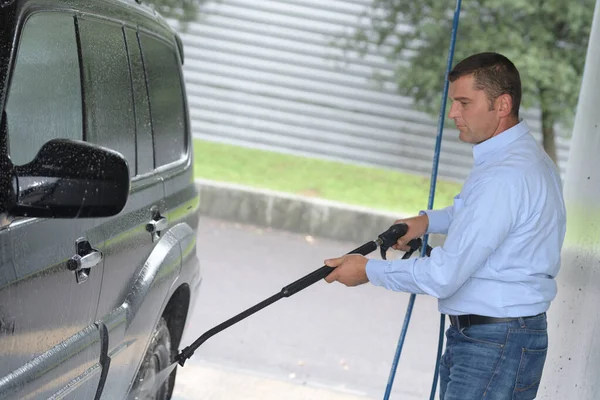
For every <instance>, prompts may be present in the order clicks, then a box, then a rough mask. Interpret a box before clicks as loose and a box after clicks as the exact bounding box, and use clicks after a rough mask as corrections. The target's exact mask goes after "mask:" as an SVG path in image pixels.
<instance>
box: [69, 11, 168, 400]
mask: <svg viewBox="0 0 600 400" xmlns="http://www.w3.org/2000/svg"><path fill="white" fill-rule="evenodd" d="M78 27H79V38H80V42H81V48H82V60H83V64H84V67H83V81H84V93H85V99H86V101H85V104H86V133H87V137H86V140H88V141H90V142H93V143H96V144H100V145H103V146H106V147H109V148H111V149H113V150H116V151H118V152H120V153H122V154H123V155H125V156H126V158H127V160H128V161H129V167H130V174H131V178H132V182H131V189H130V194H129V199H128V201H127V204H126V206H125V208H124V209H123V211H122V212H121V213H120V214H119V215H117V216H115V217H111V218H107V219H104V220H103V223H102V227H103V230H104V232H105V236H106V238H107V245H106V248H105V249H104V254H105V265H104V276H103V278H102V289H101V294H100V299H99V303H98V311H97V319H98V320H99V321H103V322H104V323H105V325H106V327H107V331H108V337H109V341H108V357H109V359H110V370H109V372H108V375H107V381H108V382H110V385H107V386H106V387H105V388H104V391H103V394H102V395H103V398H107V399H112V398H122V397H123V396H124V395H125V394H126V393H127V390H128V388H129V385H130V383H131V381H132V380H133V378H134V376H135V373H136V371H137V367H138V365H139V362H140V360H141V358H142V356H143V354H144V350H145V346H146V339H147V338H148V337H149V335H150V332H151V329H152V327H153V325H154V323H155V316H153V315H142V316H137V318H135V317H136V314H137V313H136V310H137V306H139V305H140V304H142V303H148V302H149V301H151V300H152V299H146V298H145V294H144V293H145V290H147V289H148V287H143V286H142V285H143V283H144V282H145V281H144V279H143V277H144V271H147V270H148V266H147V265H146V261H147V260H148V259H149V257H150V254H151V253H152V251H153V250H154V249H155V247H156V246H157V243H158V241H159V240H160V238H161V235H162V233H163V231H164V227H163V226H164V225H165V222H166V220H163V216H162V214H163V213H164V190H163V185H162V181H161V178H160V176H159V175H157V173H156V172H155V169H154V149H153V137H152V126H151V119H150V106H149V101H148V94H147V88H146V79H145V76H144V69H143V63H142V56H141V53H140V49H139V44H138V38H137V30H136V28H135V27H132V26H124V25H123V24H120V23H116V22H113V21H108V20H104V19H100V18H97V17H93V16H89V15H88V16H81V17H78ZM136 150H137V151H136ZM150 227H152V229H150ZM154 228H155V229H154ZM147 283H150V282H147ZM163 300H164V299H160V301H161V302H162V301H163ZM160 305H161V303H159V304H158V307H160ZM155 312H158V309H156V308H155ZM134 318H135V319H134ZM140 321H141V322H140Z"/></svg>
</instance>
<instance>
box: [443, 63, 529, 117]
mask: <svg viewBox="0 0 600 400" xmlns="http://www.w3.org/2000/svg"><path fill="white" fill-rule="evenodd" d="M468 75H472V76H473V78H474V81H475V89H478V90H483V91H484V92H485V94H486V95H487V98H488V100H489V102H490V109H491V108H492V107H493V103H494V101H495V100H496V99H497V98H498V97H499V96H501V95H503V94H508V95H510V97H511V98H512V109H511V110H510V113H511V115H513V116H514V117H516V118H519V107H520V105H521V77H520V76H519V71H518V70H517V68H516V67H515V65H514V64H513V63H512V62H511V61H510V60H509V59H508V58H506V57H505V56H503V55H502V54H498V53H478V54H473V55H472V56H470V57H467V58H465V59H464V60H462V61H461V62H459V63H458V64H456V65H455V66H454V68H453V69H452V71H450V74H449V75H448V79H449V80H450V82H454V81H455V80H457V79H458V78H461V77H463V76H468Z"/></svg>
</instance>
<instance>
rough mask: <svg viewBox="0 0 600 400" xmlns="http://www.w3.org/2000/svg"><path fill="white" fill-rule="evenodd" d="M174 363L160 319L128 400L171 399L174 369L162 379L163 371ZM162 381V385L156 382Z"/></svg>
mask: <svg viewBox="0 0 600 400" xmlns="http://www.w3.org/2000/svg"><path fill="white" fill-rule="evenodd" d="M173 362H174V352H173V351H172V349H171V334H170V333H169V328H168V327H167V322H166V321H165V319H164V318H162V317H161V318H160V320H159V321H158V324H157V325H156V328H155V329H154V332H152V338H151V340H150V346H149V347H148V351H147V352H146V355H145V356H144V360H143V361H142V365H141V366H140V370H139V371H138V373H137V376H136V377H135V381H134V382H133V387H132V390H131V395H130V396H129V398H130V399H135V400H168V399H170V398H171V394H172V392H173V387H174V385H175V373H176V371H177V370H176V369H175V370H173V372H171V373H170V374H169V376H168V377H167V378H165V377H164V373H163V374H161V373H160V372H161V371H163V370H164V369H165V368H167V367H169V366H170V365H171V364H173ZM161 379H164V381H163V382H162V384H161V383H160V382H158V380H161ZM157 385H159V386H157Z"/></svg>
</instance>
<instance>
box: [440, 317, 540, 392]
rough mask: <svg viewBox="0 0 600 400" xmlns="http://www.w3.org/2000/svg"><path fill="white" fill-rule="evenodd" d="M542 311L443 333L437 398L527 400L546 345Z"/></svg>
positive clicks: (535, 387) (534, 388)
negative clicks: (443, 343)
mask: <svg viewBox="0 0 600 400" xmlns="http://www.w3.org/2000/svg"><path fill="white" fill-rule="evenodd" d="M546 327H547V325H546V314H545V313H544V314H541V315H538V316H535V317H531V318H525V319H524V318H519V319H518V320H515V321H510V322H501V323H493V324H482V325H473V326H470V327H466V328H461V329H460V330H459V329H456V328H455V327H454V326H450V327H449V328H448V330H447V331H446V340H447V341H446V351H445V352H444V355H443V357H442V360H441V362H440V400H475V399H477V400H479V399H486V400H531V399H535V396H536V394H537V390H538V387H539V384H540V379H541V378H542V370H543V369H544V362H545V361H546V352H547V349H548V333H547V330H546Z"/></svg>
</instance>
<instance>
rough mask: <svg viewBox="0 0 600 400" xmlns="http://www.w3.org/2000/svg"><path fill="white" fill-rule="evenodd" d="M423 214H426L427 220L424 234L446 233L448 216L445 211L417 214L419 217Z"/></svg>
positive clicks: (448, 221) (448, 224) (428, 211)
mask: <svg viewBox="0 0 600 400" xmlns="http://www.w3.org/2000/svg"><path fill="white" fill-rule="evenodd" d="M423 214H427V218H429V225H428V226H427V232H425V233H426V234H429V233H447V232H448V228H449V227H450V216H449V215H448V212H447V211H446V210H422V211H421V212H419V215H423Z"/></svg>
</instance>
